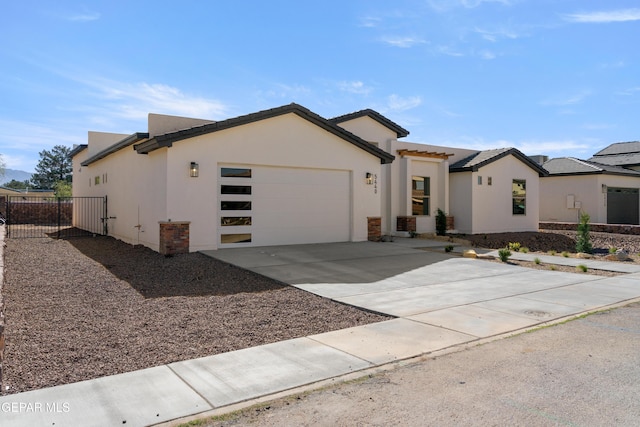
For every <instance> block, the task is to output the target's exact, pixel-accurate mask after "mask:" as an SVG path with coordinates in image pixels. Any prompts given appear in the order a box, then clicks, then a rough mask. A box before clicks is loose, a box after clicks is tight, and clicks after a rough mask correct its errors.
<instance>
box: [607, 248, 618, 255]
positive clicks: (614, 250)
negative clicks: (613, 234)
mask: <svg viewBox="0 0 640 427" xmlns="http://www.w3.org/2000/svg"><path fill="white" fill-rule="evenodd" d="M616 252H618V248H616V247H615V246H611V247H610V248H609V253H610V254H615V253H616Z"/></svg>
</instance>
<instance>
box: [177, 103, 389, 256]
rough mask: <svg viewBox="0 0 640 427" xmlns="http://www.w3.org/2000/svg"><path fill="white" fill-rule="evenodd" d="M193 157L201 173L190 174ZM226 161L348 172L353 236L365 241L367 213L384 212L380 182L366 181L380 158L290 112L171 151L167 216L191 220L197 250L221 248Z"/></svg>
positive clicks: (181, 144) (194, 140)
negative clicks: (220, 187) (220, 184)
mask: <svg viewBox="0 0 640 427" xmlns="http://www.w3.org/2000/svg"><path fill="white" fill-rule="evenodd" d="M192 161H194V162H197V163H198V164H199V169H200V173H199V177H198V178H190V177H189V175H188V173H187V172H188V165H189V163H190V162H192ZM225 164H229V165H244V166H246V167H251V166H259V165H270V166H277V167H283V168H298V169H304V168H311V169H318V170H335V171H345V172H348V173H349V175H350V176H351V177H352V178H351V189H350V191H351V193H352V198H351V200H352V201H353V203H352V206H351V207H350V211H351V233H350V234H351V240H352V241H362V240H366V239H367V217H369V216H380V214H381V211H380V185H379V184H378V186H377V188H376V186H374V185H367V184H366V182H365V174H366V173H367V172H369V173H372V174H374V175H376V176H378V177H380V175H381V167H380V159H379V158H377V157H375V156H373V155H371V154H369V153H367V152H365V151H363V150H362V149H360V148H358V147H356V146H354V145H352V144H350V143H348V142H346V141H345V140H343V139H342V138H339V137H338V136H336V135H333V134H331V133H329V132H327V131H325V130H323V129H321V128H319V127H318V126H315V125H314V124H312V123H310V122H308V121H306V120H304V119H302V118H300V117H299V116H297V115H295V114H286V115H283V116H278V117H274V118H270V119H267V120H261V121H258V122H254V123H250V124H246V125H243V126H238V127H235V128H232V129H227V130H223V131H219V132H215V133H211V134H207V135H202V136H198V137H195V138H192V139H189V140H187V141H179V142H176V143H174V144H173V147H172V148H170V149H169V150H168V162H167V176H169V177H171V178H170V179H169V181H168V182H167V204H166V212H167V218H171V219H172V220H173V221H191V231H190V233H191V250H192V251H193V250H203V249H216V248H217V243H216V242H217V235H216V233H217V221H218V209H217V195H218V192H217V189H218V180H219V178H218V176H219V168H220V166H221V165H225ZM309 197H313V194H310V195H309ZM283 221H286V218H283Z"/></svg>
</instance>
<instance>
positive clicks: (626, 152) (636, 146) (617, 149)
mask: <svg viewBox="0 0 640 427" xmlns="http://www.w3.org/2000/svg"><path fill="white" fill-rule="evenodd" d="M589 160H590V161H593V162H598V163H601V164H604V165H614V166H637V165H640V141H630V142H616V143H615V144H611V145H609V146H608V147H606V148H603V149H602V150H600V151H598V152H597V153H596V154H594V155H593V157H591V158H590V159H589Z"/></svg>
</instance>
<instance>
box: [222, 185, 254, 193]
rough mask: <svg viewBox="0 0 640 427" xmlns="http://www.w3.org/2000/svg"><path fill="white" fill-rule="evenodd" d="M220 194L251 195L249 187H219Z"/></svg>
mask: <svg viewBox="0 0 640 427" xmlns="http://www.w3.org/2000/svg"><path fill="white" fill-rule="evenodd" d="M220 193H221V194H251V186H250V185H221V186H220Z"/></svg>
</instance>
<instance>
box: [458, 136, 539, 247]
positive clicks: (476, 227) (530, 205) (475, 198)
mask: <svg viewBox="0 0 640 427" xmlns="http://www.w3.org/2000/svg"><path fill="white" fill-rule="evenodd" d="M449 170H450V172H451V178H450V186H451V205H450V206H451V213H452V214H453V215H454V217H455V223H456V229H457V230H459V231H460V232H462V233H467V234H478V233H499V232H505V231H537V230H538V221H539V208H540V206H539V200H540V197H541V196H540V193H541V192H540V177H543V176H545V175H547V172H546V171H545V170H544V169H543V168H542V167H541V166H540V165H539V164H537V163H536V162H534V161H533V160H531V159H530V158H529V157H527V156H525V155H524V154H522V152H520V151H519V150H517V149H515V148H500V149H495V150H486V151H480V152H477V153H474V154H472V155H470V156H468V157H466V158H464V159H461V160H459V161H457V162H455V163H454V164H452V165H451V167H450V168H449Z"/></svg>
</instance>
